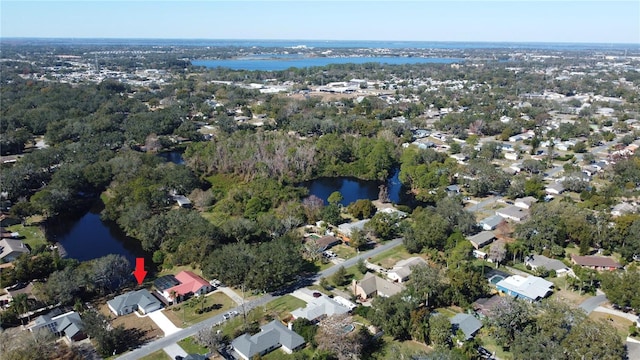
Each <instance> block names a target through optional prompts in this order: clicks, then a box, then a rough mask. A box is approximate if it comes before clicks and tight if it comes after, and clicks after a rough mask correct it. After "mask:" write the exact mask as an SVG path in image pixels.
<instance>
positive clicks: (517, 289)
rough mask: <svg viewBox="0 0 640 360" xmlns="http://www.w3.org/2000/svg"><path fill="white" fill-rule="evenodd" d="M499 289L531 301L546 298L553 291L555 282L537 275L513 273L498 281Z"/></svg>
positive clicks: (497, 286)
mask: <svg viewBox="0 0 640 360" xmlns="http://www.w3.org/2000/svg"><path fill="white" fill-rule="evenodd" d="M496 288H497V289H498V291H500V292H502V293H504V294H507V295H510V296H513V297H515V298H519V299H525V300H527V301H530V302H534V301H538V300H540V299H544V298H545V297H547V296H548V295H549V294H551V293H552V292H553V283H552V282H551V281H547V280H545V279H543V278H541V277H537V276H528V277H524V276H520V275H512V276H509V277H507V278H505V279H502V280H500V281H498V282H497V283H496Z"/></svg>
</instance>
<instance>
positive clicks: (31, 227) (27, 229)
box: [7, 219, 47, 250]
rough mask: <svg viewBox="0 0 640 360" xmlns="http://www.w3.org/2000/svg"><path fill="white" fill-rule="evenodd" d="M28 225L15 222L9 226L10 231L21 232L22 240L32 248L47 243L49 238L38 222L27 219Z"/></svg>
mask: <svg viewBox="0 0 640 360" xmlns="http://www.w3.org/2000/svg"><path fill="white" fill-rule="evenodd" d="M26 223H27V226H24V225H22V224H15V225H11V226H9V227H7V230H8V231H10V232H17V233H20V236H21V237H22V239H21V240H22V241H23V242H24V243H25V244H27V245H29V247H30V248H31V250H34V249H36V248H38V247H40V246H45V245H47V239H46V238H45V237H44V232H43V231H42V229H40V226H38V225H36V224H37V222H32V221H30V220H29V219H28V220H27V222H26Z"/></svg>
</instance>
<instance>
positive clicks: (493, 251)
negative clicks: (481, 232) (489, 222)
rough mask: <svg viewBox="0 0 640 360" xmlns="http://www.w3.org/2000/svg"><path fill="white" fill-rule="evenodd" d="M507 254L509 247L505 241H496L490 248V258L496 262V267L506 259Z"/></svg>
mask: <svg viewBox="0 0 640 360" xmlns="http://www.w3.org/2000/svg"><path fill="white" fill-rule="evenodd" d="M506 255H507V248H506V247H505V246H504V242H503V241H496V242H494V243H493V244H491V248H489V258H490V259H491V260H493V261H494V262H495V263H496V267H498V265H499V264H500V263H501V262H502V260H504V258H505V256H506Z"/></svg>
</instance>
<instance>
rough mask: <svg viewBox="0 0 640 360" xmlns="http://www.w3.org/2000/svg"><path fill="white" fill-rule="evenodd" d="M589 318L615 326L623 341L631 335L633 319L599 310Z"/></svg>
mask: <svg viewBox="0 0 640 360" xmlns="http://www.w3.org/2000/svg"><path fill="white" fill-rule="evenodd" d="M589 318H590V319H592V320H595V321H604V322H606V323H607V324H609V325H611V326H613V327H614V328H615V329H616V332H617V333H618V335H620V338H621V339H622V341H625V339H626V338H627V335H629V326H631V325H633V322H631V320H628V319H625V318H623V317H620V316H616V315H611V314H607V313H601V312H597V311H594V312H592V313H591V314H589Z"/></svg>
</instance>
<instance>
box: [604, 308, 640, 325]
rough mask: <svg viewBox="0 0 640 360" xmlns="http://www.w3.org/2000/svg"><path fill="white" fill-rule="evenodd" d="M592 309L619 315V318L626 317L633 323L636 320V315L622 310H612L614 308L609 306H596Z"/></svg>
mask: <svg viewBox="0 0 640 360" xmlns="http://www.w3.org/2000/svg"><path fill="white" fill-rule="evenodd" d="M593 311H595V312H601V313H605V314H611V315H615V316H619V317H621V318H625V319H627V320H629V321H632V322H634V323H635V322H636V321H638V316H637V315H633V314H629V313H626V312H623V311H618V310H614V309H609V308H606V307H604V306H598V307H596V308H595V309H593Z"/></svg>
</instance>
